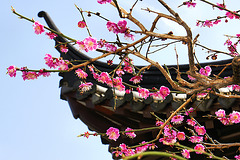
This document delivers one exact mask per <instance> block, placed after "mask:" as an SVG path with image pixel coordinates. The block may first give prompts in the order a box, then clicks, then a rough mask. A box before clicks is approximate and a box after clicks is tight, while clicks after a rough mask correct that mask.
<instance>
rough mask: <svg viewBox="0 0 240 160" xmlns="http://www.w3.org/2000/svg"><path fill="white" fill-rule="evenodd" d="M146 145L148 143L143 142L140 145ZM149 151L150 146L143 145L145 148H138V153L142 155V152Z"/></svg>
mask: <svg viewBox="0 0 240 160" xmlns="http://www.w3.org/2000/svg"><path fill="white" fill-rule="evenodd" d="M145 143H146V142H145V141H143V142H142V143H140V144H145ZM147 149H148V144H146V145H143V146H140V147H137V148H136V153H142V152H144V151H146V150H147Z"/></svg>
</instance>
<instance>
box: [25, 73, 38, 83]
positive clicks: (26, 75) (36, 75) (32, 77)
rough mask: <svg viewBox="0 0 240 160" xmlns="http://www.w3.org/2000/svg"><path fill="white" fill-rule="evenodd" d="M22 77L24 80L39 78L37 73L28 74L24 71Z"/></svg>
mask: <svg viewBox="0 0 240 160" xmlns="http://www.w3.org/2000/svg"><path fill="white" fill-rule="evenodd" d="M22 77H23V80H24V81H25V80H31V79H32V80H34V79H37V78H38V74H37V73H36V72H26V71H22Z"/></svg>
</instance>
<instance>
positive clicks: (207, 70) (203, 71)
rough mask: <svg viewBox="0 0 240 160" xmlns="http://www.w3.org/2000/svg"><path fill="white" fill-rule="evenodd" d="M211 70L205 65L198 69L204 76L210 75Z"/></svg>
mask: <svg viewBox="0 0 240 160" xmlns="http://www.w3.org/2000/svg"><path fill="white" fill-rule="evenodd" d="M211 72H212V69H211V67H210V66H205V67H204V68H201V69H200V70H199V73H200V74H201V75H204V76H210V75H211Z"/></svg>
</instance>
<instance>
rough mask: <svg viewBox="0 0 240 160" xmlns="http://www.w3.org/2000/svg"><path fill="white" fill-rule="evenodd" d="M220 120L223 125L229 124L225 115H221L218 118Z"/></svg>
mask: <svg viewBox="0 0 240 160" xmlns="http://www.w3.org/2000/svg"><path fill="white" fill-rule="evenodd" d="M218 119H219V120H220V122H222V124H224V125H229V124H230V119H229V118H226V117H222V118H218Z"/></svg>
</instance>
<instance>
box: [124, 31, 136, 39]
mask: <svg viewBox="0 0 240 160" xmlns="http://www.w3.org/2000/svg"><path fill="white" fill-rule="evenodd" d="M124 38H125V39H127V40H128V39H129V38H130V39H131V40H132V41H134V35H133V34H130V33H127V32H125V33H124Z"/></svg>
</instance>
